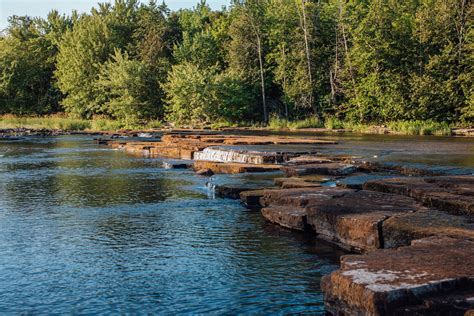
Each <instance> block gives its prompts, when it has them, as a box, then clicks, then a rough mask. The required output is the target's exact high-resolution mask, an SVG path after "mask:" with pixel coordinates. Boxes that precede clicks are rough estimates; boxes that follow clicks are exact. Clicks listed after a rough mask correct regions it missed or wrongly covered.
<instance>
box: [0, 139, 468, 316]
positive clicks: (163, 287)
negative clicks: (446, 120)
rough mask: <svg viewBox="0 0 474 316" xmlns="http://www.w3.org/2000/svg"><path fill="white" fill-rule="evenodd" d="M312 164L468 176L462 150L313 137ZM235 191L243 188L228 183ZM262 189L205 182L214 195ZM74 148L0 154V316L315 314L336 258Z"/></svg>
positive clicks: (191, 188)
mask: <svg viewBox="0 0 474 316" xmlns="http://www.w3.org/2000/svg"><path fill="white" fill-rule="evenodd" d="M327 138H329V139H337V140H339V141H340V144H338V145H335V146H332V147H329V146H326V147H323V146H321V148H319V150H320V151H322V152H327V153H343V154H353V155H361V156H364V157H367V158H370V159H379V160H381V161H383V162H395V163H406V164H416V165H419V164H423V165H426V166H427V167H433V166H435V167H437V168H438V167H439V166H443V168H447V169H449V170H452V172H454V173H457V172H459V170H463V171H465V170H472V168H473V167H474V155H473V153H474V142H472V141H471V140H470V139H454V138H443V137H439V138H436V137H424V138H423V137H393V136H355V135H352V136H340V135H332V136H327ZM242 179H243V180H242ZM245 179H247V180H249V181H257V182H259V181H260V182H261V183H266V182H268V181H271V179H270V180H269V179H268V178H266V177H265V176H263V175H262V177H261V178H260V177H258V176H257V177H256V178H252V176H245V175H244V176H242V175H239V176H217V177H216V179H215V181H221V182H222V181H224V182H225V181H246V180H245ZM206 181H207V179H206V178H203V177H199V176H196V175H195V174H194V173H193V172H191V171H189V170H183V169H163V168H161V163H160V161H159V160H158V159H148V158H137V157H134V156H129V155H127V154H125V153H123V152H120V151H114V150H110V149H109V148H105V147H99V146H97V145H95V144H94V143H93V141H92V137H88V136H60V137H49V138H40V137H29V138H28V137H26V138H22V139H20V140H16V141H14V140H11V141H7V140H2V141H0V313H1V314H5V313H21V314H38V313H39V314H49V313H81V314H97V313H104V314H110V313H113V314H115V313H140V314H144V313H161V314H177V313H179V314H196V313H215V314H218V313H245V314H248V313H259V314H267V313H279V314H284V313H310V314H323V313H324V306H323V302H322V294H321V290H320V286H319V283H320V279H321V277H322V276H323V275H325V274H328V273H330V272H331V271H333V270H335V269H337V267H338V259H339V256H340V255H342V254H344V253H343V252H342V251H340V250H338V249H337V248H334V247H332V246H329V245H328V244H326V243H324V242H322V241H318V240H315V239H314V238H312V236H307V235H305V234H299V233H294V232H290V231H287V230H285V229H281V228H278V227H276V226H274V225H272V224H269V223H266V222H265V221H264V220H263V218H262V217H261V216H260V214H259V213H258V212H255V211H250V210H247V209H245V208H244V207H243V206H242V205H240V204H239V202H238V201H235V200H229V199H220V198H215V197H214V196H213V195H212V192H210V191H209V188H208V186H206Z"/></svg>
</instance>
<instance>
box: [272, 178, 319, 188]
mask: <svg viewBox="0 0 474 316" xmlns="http://www.w3.org/2000/svg"><path fill="white" fill-rule="evenodd" d="M275 184H276V185H278V186H280V187H281V188H282V189H293V188H316V187H320V186H321V183H319V182H311V181H306V180H304V179H302V178H298V177H289V178H276V179H275Z"/></svg>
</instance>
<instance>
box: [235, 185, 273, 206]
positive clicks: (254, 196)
mask: <svg viewBox="0 0 474 316" xmlns="http://www.w3.org/2000/svg"><path fill="white" fill-rule="evenodd" d="M265 191H268V190H265V189H259V190H250V191H243V192H240V194H239V197H240V200H241V201H242V203H243V204H244V205H245V206H246V207H248V208H250V209H259V208H261V207H262V204H261V203H260V201H261V199H262V197H263V196H264V195H265Z"/></svg>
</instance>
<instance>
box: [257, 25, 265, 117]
mask: <svg viewBox="0 0 474 316" xmlns="http://www.w3.org/2000/svg"><path fill="white" fill-rule="evenodd" d="M256 35H257V50H258V63H259V65H260V81H261V86H262V105H263V119H264V121H265V123H267V122H268V113H267V101H266V99H265V77H264V74H263V58H262V43H261V41H260V35H259V34H258V32H256Z"/></svg>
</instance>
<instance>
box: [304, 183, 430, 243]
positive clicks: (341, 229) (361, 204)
mask: <svg viewBox="0 0 474 316" xmlns="http://www.w3.org/2000/svg"><path fill="white" fill-rule="evenodd" d="M422 209H425V208H424V207H423V206H422V205H421V204H419V203H417V202H416V201H415V200H413V199H411V198H409V197H405V196H400V195H395V194H387V193H380V192H370V191H357V192H351V193H347V194H344V195H343V196H340V197H337V198H333V199H319V200H316V201H313V203H311V207H308V209H307V213H308V219H307V222H308V224H309V225H311V227H313V229H314V230H315V231H316V234H318V237H319V238H322V239H325V240H328V241H330V242H333V243H336V244H338V245H340V246H341V247H343V248H346V249H349V250H352V251H357V252H367V251H371V250H374V249H378V248H383V247H384V240H383V237H382V236H383V235H382V223H383V222H384V221H385V220H386V219H388V218H390V217H391V216H395V215H399V214H405V213H411V212H415V211H418V210H422Z"/></svg>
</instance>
